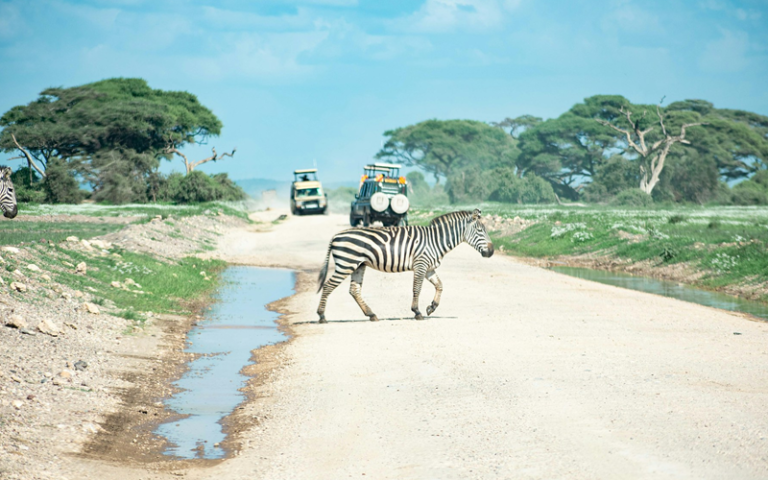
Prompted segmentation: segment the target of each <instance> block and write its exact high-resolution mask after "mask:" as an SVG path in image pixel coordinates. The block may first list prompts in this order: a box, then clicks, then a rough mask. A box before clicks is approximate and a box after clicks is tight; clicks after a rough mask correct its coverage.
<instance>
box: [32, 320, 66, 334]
mask: <svg viewBox="0 0 768 480" xmlns="http://www.w3.org/2000/svg"><path fill="white" fill-rule="evenodd" d="M37 329H38V330H40V332H42V333H44V334H46V335H50V336H52V337H58V336H59V332H60V331H61V330H59V327H57V326H56V324H54V323H53V322H52V321H50V320H48V319H47V318H46V319H45V320H43V321H41V322H40V323H38V324H37Z"/></svg>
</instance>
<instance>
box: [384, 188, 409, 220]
mask: <svg viewBox="0 0 768 480" xmlns="http://www.w3.org/2000/svg"><path fill="white" fill-rule="evenodd" d="M389 204H390V205H391V206H392V211H393V212H395V213H397V214H398V215H402V214H404V213H405V212H407V211H408V207H410V206H411V202H409V201H408V197H406V196H405V195H403V194H402V193H398V194H397V195H395V196H394V197H392V200H390V202H389Z"/></svg>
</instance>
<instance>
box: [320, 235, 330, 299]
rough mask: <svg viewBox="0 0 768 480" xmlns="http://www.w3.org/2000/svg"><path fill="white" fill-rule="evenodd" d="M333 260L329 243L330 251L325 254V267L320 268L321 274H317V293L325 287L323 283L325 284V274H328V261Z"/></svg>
mask: <svg viewBox="0 0 768 480" xmlns="http://www.w3.org/2000/svg"><path fill="white" fill-rule="evenodd" d="M330 260H331V244H330V243H329V244H328V253H326V254H325V264H323V268H322V269H321V270H320V275H318V276H317V293H320V290H322V289H323V285H325V276H326V275H327V274H328V263H329V262H330Z"/></svg>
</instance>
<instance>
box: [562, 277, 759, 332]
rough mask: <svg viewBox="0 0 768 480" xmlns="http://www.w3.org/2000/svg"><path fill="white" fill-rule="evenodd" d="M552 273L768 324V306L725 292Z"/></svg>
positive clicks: (640, 280) (632, 279)
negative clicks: (702, 306) (752, 317)
mask: <svg viewBox="0 0 768 480" xmlns="http://www.w3.org/2000/svg"><path fill="white" fill-rule="evenodd" d="M551 269H552V270H554V271H556V272H560V273H564V274H566V275H570V276H572V277H578V278H583V279H584V280H592V281H595V282H600V283H605V284H608V285H614V286H617V287H622V288H628V289H631V290H640V291H642V292H648V293H655V294H657V295H663V296H665V297H672V298H677V299H679V300H684V301H686V302H691V303H698V304H699V305H706V306H708V307H714V308H720V309H722V310H729V311H732V312H743V313H747V314H749V315H752V316H755V317H757V318H759V319H761V320H764V321H768V305H766V304H764V303H760V302H755V301H750V300H743V299H741V298H738V297H734V296H732V295H726V294H724V293H718V292H709V291H707V290H701V289H698V288H694V287H690V286H688V285H683V284H679V283H676V282H668V281H664V280H656V279H654V278H648V277H636V276H634V275H628V274H626V273H616V272H607V271H604V270H592V269H589V268H579V267H552V268H551Z"/></svg>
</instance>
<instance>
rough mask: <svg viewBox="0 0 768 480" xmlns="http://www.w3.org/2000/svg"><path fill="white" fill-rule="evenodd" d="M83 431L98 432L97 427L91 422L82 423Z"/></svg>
mask: <svg viewBox="0 0 768 480" xmlns="http://www.w3.org/2000/svg"><path fill="white" fill-rule="evenodd" d="M83 431H84V432H85V433H91V434H93V433H99V427H97V426H96V425H94V424H93V423H84V424H83Z"/></svg>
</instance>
